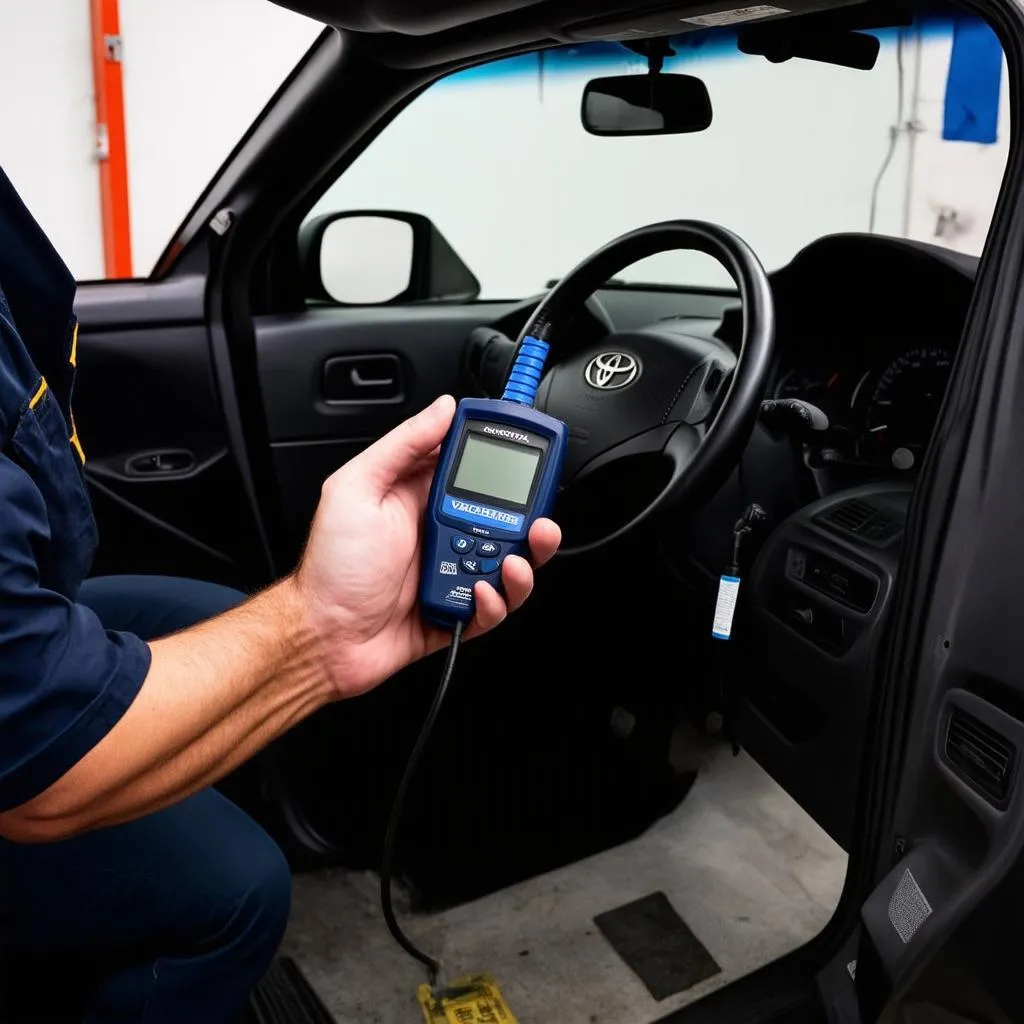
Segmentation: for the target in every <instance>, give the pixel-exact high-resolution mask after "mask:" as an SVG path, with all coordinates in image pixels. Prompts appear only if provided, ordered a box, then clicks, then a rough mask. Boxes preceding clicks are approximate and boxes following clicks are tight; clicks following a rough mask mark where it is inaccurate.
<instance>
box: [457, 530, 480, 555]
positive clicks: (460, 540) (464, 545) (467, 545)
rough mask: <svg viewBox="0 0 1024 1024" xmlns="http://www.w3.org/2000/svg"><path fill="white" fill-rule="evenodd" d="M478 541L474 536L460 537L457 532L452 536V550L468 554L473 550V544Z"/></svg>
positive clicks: (458, 553) (459, 553)
mask: <svg viewBox="0 0 1024 1024" xmlns="http://www.w3.org/2000/svg"><path fill="white" fill-rule="evenodd" d="M475 543H476V541H475V540H473V538H472V537H460V536H459V535H458V534H455V536H454V537H452V551H454V552H455V553H456V554H457V555H468V554H469V553H470V551H472V550H473V545H474V544H475Z"/></svg>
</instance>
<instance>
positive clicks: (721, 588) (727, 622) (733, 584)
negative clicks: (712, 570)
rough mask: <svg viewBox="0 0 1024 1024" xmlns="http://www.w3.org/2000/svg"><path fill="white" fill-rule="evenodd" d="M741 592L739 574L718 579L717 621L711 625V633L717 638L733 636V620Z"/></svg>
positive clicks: (726, 638) (722, 638) (723, 638)
mask: <svg viewBox="0 0 1024 1024" xmlns="http://www.w3.org/2000/svg"><path fill="white" fill-rule="evenodd" d="M739 592H740V578H739V576H723V577H722V578H721V579H720V580H719V581H718V600H717V601H716V602H715V622H714V625H713V626H712V627H711V635H712V636H713V637H714V638H715V639H716V640H728V639H729V637H731V636H732V620H733V616H734V615H735V614H736V598H737V597H738V596H739Z"/></svg>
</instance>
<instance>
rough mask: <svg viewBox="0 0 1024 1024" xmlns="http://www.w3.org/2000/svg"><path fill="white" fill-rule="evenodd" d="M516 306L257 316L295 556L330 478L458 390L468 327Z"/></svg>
mask: <svg viewBox="0 0 1024 1024" xmlns="http://www.w3.org/2000/svg"><path fill="white" fill-rule="evenodd" d="M516 308H517V305H516V304H512V303H509V304H503V303H478V304H474V305H466V306H402V307H365V308H359V309H335V308H325V309H311V310H308V311H306V312H303V313H295V314H287V315H279V316H265V317H259V318H257V319H256V323H255V327H256V354H257V365H258V371H259V381H260V388H261V391H262V395H263V403H264V410H265V414H266V421H267V432H268V435H269V437H270V444H271V456H272V464H273V469H274V474H275V478H276V482H277V487H278V492H279V496H280V501H281V507H282V509H283V510H284V517H285V522H286V525H287V529H288V532H289V537H288V553H289V557H290V558H294V557H295V556H297V554H298V551H299V548H300V545H301V544H302V541H303V540H304V538H305V536H306V533H307V531H308V529H309V523H310V520H311V519H312V517H313V513H314V511H315V510H316V503H317V501H318V499H319V497H320V487H321V485H322V483H323V481H324V479H326V477H328V476H329V475H330V474H331V473H333V472H334V470H336V469H337V468H338V467H339V466H341V465H342V464H344V463H345V462H347V461H348V460H349V459H350V458H352V457H353V456H354V455H357V454H358V453H359V452H360V451H362V450H363V448H365V447H366V446H367V445H369V444H372V443H373V441H374V440H375V439H376V438H378V437H380V436H381V434H384V433H386V432H387V431H388V430H390V429H391V428H392V427H394V426H395V425H397V424H398V423H400V422H401V421H402V420H403V419H405V418H406V417H408V416H409V415H411V414H412V413H414V412H416V411H417V410H419V409H422V408H423V407H424V406H426V405H428V404H429V403H430V402H432V401H433V400H434V399H435V398H436V397H437V396H438V395H439V394H442V393H444V392H448V393H450V394H455V393H456V392H457V389H458V386H459V374H460V368H461V364H462V355H463V347H464V344H465V341H466V338H467V336H468V335H469V333H470V331H472V330H473V328H474V327H478V326H480V325H481V324H485V323H491V322H493V321H494V320H496V319H499V318H500V317H502V316H504V315H507V314H508V313H509V312H510V311H512V310H515V309H516Z"/></svg>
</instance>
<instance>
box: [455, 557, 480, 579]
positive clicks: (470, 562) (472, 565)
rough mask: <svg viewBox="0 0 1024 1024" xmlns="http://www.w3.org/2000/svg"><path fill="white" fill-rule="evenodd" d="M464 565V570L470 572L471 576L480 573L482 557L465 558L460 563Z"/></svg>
mask: <svg viewBox="0 0 1024 1024" xmlns="http://www.w3.org/2000/svg"><path fill="white" fill-rule="evenodd" d="M459 564H460V565H461V566H462V571H463V572H468V573H469V574H470V576H479V575H480V559H479V558H464V559H462V561H461V562H460V563H459Z"/></svg>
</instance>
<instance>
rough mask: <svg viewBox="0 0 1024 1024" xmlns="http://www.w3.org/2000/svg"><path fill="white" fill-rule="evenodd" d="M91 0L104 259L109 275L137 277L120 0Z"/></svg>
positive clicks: (97, 150) (97, 151) (97, 154)
mask: <svg viewBox="0 0 1024 1024" xmlns="http://www.w3.org/2000/svg"><path fill="white" fill-rule="evenodd" d="M89 2H90V10H91V21H92V71H93V82H94V92H95V96H96V158H97V164H98V166H99V172H100V213H101V218H102V224H103V262H104V265H105V268H106V276H107V277H131V276H132V231H131V213H130V208H129V205H128V148H127V144H126V142H125V130H124V82H123V79H122V75H121V18H120V13H119V11H118V6H117V0H89Z"/></svg>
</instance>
